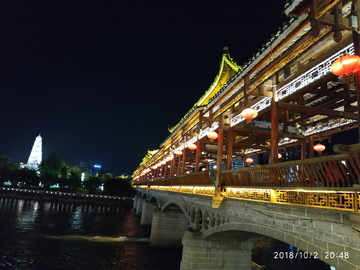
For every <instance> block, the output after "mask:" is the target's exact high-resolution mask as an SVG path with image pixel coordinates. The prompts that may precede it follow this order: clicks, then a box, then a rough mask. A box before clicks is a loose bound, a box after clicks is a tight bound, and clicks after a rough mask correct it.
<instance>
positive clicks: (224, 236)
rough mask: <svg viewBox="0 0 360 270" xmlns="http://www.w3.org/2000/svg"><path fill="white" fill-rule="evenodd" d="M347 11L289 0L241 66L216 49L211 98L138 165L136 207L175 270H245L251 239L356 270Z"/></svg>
mask: <svg viewBox="0 0 360 270" xmlns="http://www.w3.org/2000/svg"><path fill="white" fill-rule="evenodd" d="M352 5H353V6H352ZM356 7H360V0H353V1H346V0H344V1H338V0H337V1H327V0H316V1H315V0H313V1H300V0H292V1H288V3H287V4H286V6H285V14H287V15H288V16H289V21H288V22H286V23H284V25H283V26H281V27H280V28H279V31H278V32H277V33H274V34H273V35H272V36H271V38H270V39H269V40H268V41H267V42H265V43H264V45H263V47H262V48H261V49H260V50H259V51H258V52H257V53H255V54H254V55H253V57H252V58H250V59H249V62H247V63H245V64H244V65H242V66H239V65H237V64H236V63H235V62H234V61H233V59H232V58H231V57H230V54H229V50H228V49H227V48H225V49H224V53H223V55H222V58H221V61H220V67H219V73H218V75H217V76H216V77H215V80H214V82H213V83H212V84H211V86H210V87H209V89H208V90H207V91H206V92H205V93H204V95H203V96H202V97H201V98H200V99H199V100H198V101H197V102H196V103H195V104H194V106H193V107H192V108H191V109H190V110H189V112H188V113H187V114H186V115H185V116H184V117H183V118H182V119H181V120H180V122H179V123H178V124H176V125H175V126H174V127H172V128H170V129H169V132H170V135H169V136H168V137H167V138H166V139H165V140H164V141H163V142H162V143H161V144H160V149H157V150H153V151H148V153H147V154H146V156H145V157H144V158H143V161H142V162H141V164H140V166H139V168H138V169H137V170H136V171H135V172H134V174H133V180H134V185H135V186H136V188H137V196H136V200H135V202H134V208H136V212H137V214H139V215H140V214H141V223H142V225H151V226H152V228H151V239H150V244H151V245H152V246H177V245H182V246H183V255H182V270H187V269H251V267H252V266H251V250H252V248H253V239H254V238H256V237H257V236H259V235H264V236H268V237H271V238H274V239H277V240H280V241H282V242H285V243H288V244H290V245H292V246H294V247H296V248H297V249H299V250H301V251H302V252H303V253H297V254H292V255H294V256H295V255H296V256H300V257H301V256H303V255H304V254H306V256H308V255H309V254H311V255H312V256H313V257H316V258H318V259H320V260H322V261H324V262H326V263H328V264H329V265H332V266H334V267H336V268H337V269H346V270H348V269H356V270H359V269H360V214H359V207H360V200H359V191H360V190H359V179H360V144H359V143H358V142H359V134H360V129H359V126H358V118H359V115H360V114H359V106H358V105H359V102H360V98H359V90H360V71H359V70H358V69H359V67H360V61H359V60H358V58H356V55H360V34H359V33H358V32H359V31H358V30H359V29H358V26H359V25H360V15H359V14H358V12H360V10H357V9H356ZM355 30H356V31H355ZM254 34H255V33H254ZM235 49H236V48H235ZM240 49H241V48H240ZM345 55H347V56H346V57H347V59H351V60H346V61H345V60H343V59H344V57H343V56H345ZM353 56H355V57H353ZM349 61H350V62H349ZM351 61H353V62H351ZM348 63H354V64H351V65H349V64H348ZM335 65H336V69H335V68H334V67H335ZM283 255H284V254H282V256H283ZM287 256H290V255H289V254H287Z"/></svg>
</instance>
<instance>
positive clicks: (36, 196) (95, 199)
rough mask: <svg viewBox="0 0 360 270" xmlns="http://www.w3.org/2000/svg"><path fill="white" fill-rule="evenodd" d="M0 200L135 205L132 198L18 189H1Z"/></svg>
mask: <svg viewBox="0 0 360 270" xmlns="http://www.w3.org/2000/svg"><path fill="white" fill-rule="evenodd" d="M0 198H18V199H29V200H45V201H61V202H77V203H95V204H109V205H129V206H131V205H133V202H134V199H133V198H132V197H119V196H108V195H95V194H82V193H69V192H59V191H44V190H32V189H18V188H6V187H0Z"/></svg>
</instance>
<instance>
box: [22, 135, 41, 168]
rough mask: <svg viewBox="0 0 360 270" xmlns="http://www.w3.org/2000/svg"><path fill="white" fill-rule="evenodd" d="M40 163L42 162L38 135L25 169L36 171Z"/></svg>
mask: <svg viewBox="0 0 360 270" xmlns="http://www.w3.org/2000/svg"><path fill="white" fill-rule="evenodd" d="M41 161H42V138H41V136H40V135H39V136H37V137H36V139H35V142H34V145H33V147H32V149H31V153H30V156H29V159H28V162H27V164H26V167H27V168H29V169H34V170H36V171H37V170H38V167H39V164H40V163H41Z"/></svg>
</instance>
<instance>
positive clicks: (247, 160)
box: [245, 157, 254, 164]
mask: <svg viewBox="0 0 360 270" xmlns="http://www.w3.org/2000/svg"><path fill="white" fill-rule="evenodd" d="M245 161H246V162H247V163H249V164H251V163H253V161H254V160H253V159H252V158H251V157H249V158H247V159H246V160H245Z"/></svg>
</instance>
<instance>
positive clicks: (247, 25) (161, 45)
mask: <svg viewBox="0 0 360 270" xmlns="http://www.w3.org/2000/svg"><path fill="white" fill-rule="evenodd" d="M284 5H285V0H272V1H239V0H237V1H232V0H226V1H224V0H221V1H220V0H208V1H186V0H184V1H156V0H155V1H154V0H152V1H149V0H147V1H142V0H131V1H108V0H102V1H100V0H99V1H90V0H88V1H75V0H74V1H69V0H68V1H61V0H57V1H55V0H46V1H28V0H27V1H15V0H12V1H7V0H4V1H1V3H0V35H1V36H0V55H1V57H0V88H1V89H0V95H1V106H0V121H1V132H0V134H1V135H0V155H6V156H8V157H9V158H10V159H11V160H12V161H14V162H21V161H22V162H27V159H28V157H29V154H30V151H31V148H32V145H33V143H34V140H35V138H36V136H37V135H38V134H39V133H41V136H42V138H43V158H45V157H47V156H48V154H49V152H50V151H56V153H57V154H58V156H60V157H62V158H63V160H64V161H65V162H66V163H68V164H69V165H70V166H74V165H78V164H79V163H80V161H87V162H91V163H99V164H101V165H102V167H103V168H104V170H105V172H112V173H118V174H119V173H128V174H131V173H132V172H133V171H134V170H135V169H136V168H137V166H138V165H139V163H140V162H141V161H142V158H143V157H144V155H145V154H146V152H147V149H150V150H154V149H158V148H159V145H160V143H162V142H163V141H164V139H165V138H166V137H167V136H168V135H169V132H168V130H167V126H168V125H170V126H173V125H175V124H176V123H177V122H178V121H179V120H180V119H181V118H182V116H183V115H184V114H185V113H186V112H187V111H188V110H189V109H190V108H191V107H192V106H193V104H194V103H195V102H196V101H197V100H198V99H199V98H200V97H201V96H202V94H203V93H204V92H205V91H206V90H207V88H208V87H209V86H210V85H211V83H212V82H213V80H214V78H215V76H216V74H217V72H218V70H219V61H220V59H221V55H222V50H223V47H224V46H228V47H229V50H230V55H231V56H232V58H233V59H234V61H236V62H237V63H238V64H240V65H242V64H244V63H245V62H247V61H248V58H250V57H252V55H253V54H254V53H256V52H257V51H258V50H259V49H260V48H261V46H262V44H263V43H266V41H267V39H268V38H270V37H271V35H272V34H274V33H276V32H277V30H278V27H279V26H281V25H282V23H283V22H285V21H287V20H288V18H286V16H285V15H284V14H283V7H284Z"/></svg>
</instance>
